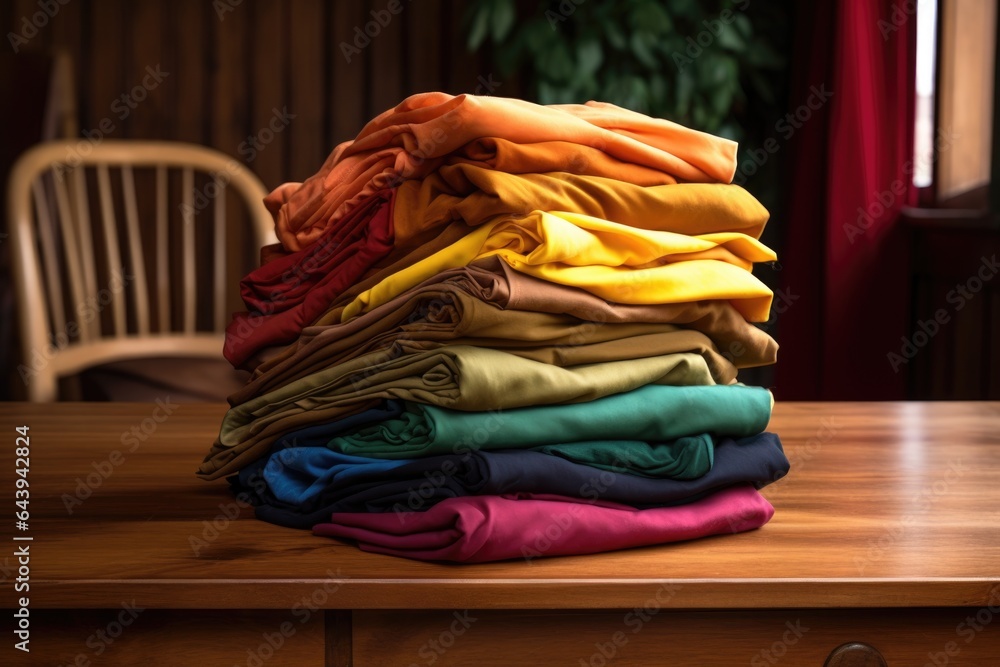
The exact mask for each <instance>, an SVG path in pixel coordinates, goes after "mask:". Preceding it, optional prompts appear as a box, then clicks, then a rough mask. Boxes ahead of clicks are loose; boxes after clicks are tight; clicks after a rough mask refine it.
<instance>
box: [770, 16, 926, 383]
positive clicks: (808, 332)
mask: <svg viewBox="0 0 1000 667" xmlns="http://www.w3.org/2000/svg"><path fill="white" fill-rule="evenodd" d="M805 5H808V6H805ZM799 8H800V9H799V15H798V17H797V20H796V24H797V36H798V38H797V39H798V45H797V59H796V67H795V69H794V72H793V82H792V93H791V100H792V106H793V113H794V107H795V106H796V105H797V104H798V103H799V102H802V103H808V102H810V101H812V102H815V98H813V100H809V95H810V93H811V91H815V90H817V89H822V88H823V86H826V91H828V92H827V97H828V99H827V101H825V102H824V104H823V106H822V107H821V108H820V109H818V110H815V112H814V113H812V114H811V115H810V117H809V120H807V121H805V122H803V123H802V124H801V128H800V129H799V131H798V133H797V135H796V136H795V137H794V140H793V141H792V145H791V177H790V179H789V189H790V202H789V219H788V234H787V236H786V243H785V248H784V249H783V255H782V263H783V265H784V269H785V270H783V271H782V274H781V276H782V280H781V282H782V285H781V287H782V288H783V290H784V292H785V294H789V295H793V298H792V299H790V302H789V303H787V304H785V305H784V312H781V313H780V314H779V315H778V317H777V337H778V341H779V343H780V344H781V352H780V353H779V355H778V359H779V361H778V365H777V367H776V369H775V393H776V396H777V397H778V398H779V399H785V400H879V399H885V400H888V399H901V398H905V388H906V386H905V377H906V366H905V365H900V364H898V363H897V364H895V365H894V364H893V363H891V360H890V357H889V355H890V353H893V352H894V353H896V354H899V351H900V347H901V345H902V344H903V343H902V340H901V339H902V338H904V337H907V336H908V335H909V334H910V333H911V332H909V331H908V320H907V317H908V306H909V298H910V296H909V284H910V281H909V268H908V266H907V252H906V250H907V243H906V236H905V234H904V230H903V229H902V228H901V227H900V225H899V224H898V221H899V212H900V209H901V208H902V207H903V206H908V205H912V204H913V203H915V196H916V191H915V189H914V188H913V185H912V168H913V112H914V85H915V67H916V16H915V13H914V12H915V8H916V2H915V0H909V1H903V0H841V1H840V2H835V1H833V0H824V1H821V2H816V3H801V4H800V5H799ZM814 106H815V105H814Z"/></svg>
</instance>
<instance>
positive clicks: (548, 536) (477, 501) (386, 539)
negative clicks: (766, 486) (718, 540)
mask: <svg viewBox="0 0 1000 667" xmlns="http://www.w3.org/2000/svg"><path fill="white" fill-rule="evenodd" d="M773 515H774V508H773V507H772V506H771V504H770V503H769V502H768V501H767V500H766V499H765V498H764V497H763V496H761V495H760V493H759V492H758V491H757V489H755V488H754V487H753V486H750V485H741V486H734V487H730V488H728V489H724V490H722V491H719V492H717V493H714V494H712V495H710V496H707V497H705V498H702V499H701V500H697V501H695V502H693V503H691V504H689V505H679V506H676V507H657V508H653V509H636V508H634V507H629V506H627V505H620V504H617V503H611V502H607V501H597V502H593V503H587V502H581V501H579V500H576V499H572V498H565V497H562V496H552V495H548V496H547V495H530V494H529V495H504V496H467V497H462V498H450V499H448V500H445V501H443V502H441V503H439V504H438V505H435V506H434V507H432V508H431V509H429V510H427V511H426V512H390V513H387V514H368V513H345V514H334V515H333V516H332V517H331V519H330V522H329V523H322V524H318V525H316V526H314V527H313V533H314V534H316V535H324V536H327V537H337V538H345V539H349V540H354V541H356V542H357V543H358V546H359V547H360V548H361V549H362V550H364V551H371V552H374V553H382V554H390V555H393V556H402V557H404V558H412V559H415V560H425V561H452V562H459V563H485V562H490V561H499V560H510V559H516V558H525V559H528V560H531V559H534V558H538V557H543V556H567V555H572V554H590V553H598V552H604V551H614V550H617V549H627V548H630V547H640V546H647V545H653V544H664V543H667V542H679V541H682V540H692V539H695V538H698V537H706V536H709V535H720V534H725V533H739V532H743V531H747V530H753V529H755V528H760V527H761V526H763V525H764V524H765V523H767V522H768V521H769V520H770V519H771V517H772V516H773Z"/></svg>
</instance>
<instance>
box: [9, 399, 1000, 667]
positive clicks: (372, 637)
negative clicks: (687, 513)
mask: <svg viewBox="0 0 1000 667" xmlns="http://www.w3.org/2000/svg"><path fill="white" fill-rule="evenodd" d="M168 411H169V412H170V414H169V415H167V414H166V412H168ZM223 413H224V407H223V406H214V405H208V406H206V405H179V406H175V407H173V408H169V409H168V410H167V411H165V410H164V409H163V408H162V407H158V406H154V405H149V404H57V405H51V406H36V405H26V404H5V405H2V406H0V424H2V428H0V433H2V434H3V436H2V437H3V438H6V439H7V444H6V445H4V446H3V447H2V448H0V451H2V452H3V455H2V456H3V464H2V466H0V473H2V474H0V477H2V482H0V486H2V488H3V489H4V491H3V494H4V495H5V496H6V497H8V498H10V497H12V496H13V494H14V484H15V481H14V480H15V474H14V469H15V462H14V459H15V456H14V454H15V438H16V437H17V433H16V432H15V427H17V426H22V425H26V426H28V427H29V428H30V431H29V433H30V449H31V455H30V472H29V477H28V479H29V482H30V493H31V496H30V520H29V529H28V530H27V531H24V532H22V531H18V530H16V528H15V526H14V517H13V516H9V517H8V518H7V519H6V520H5V521H4V525H5V526H6V527H7V528H6V532H7V533H8V535H7V537H6V539H7V540H8V542H9V544H10V545H13V546H11V547H8V548H7V549H5V550H4V552H3V555H2V556H0V559H2V560H0V563H2V566H3V567H2V570H0V575H2V577H3V578H4V579H5V582H4V586H3V588H4V595H5V597H4V600H5V602H6V603H5V605H4V606H5V607H7V608H8V609H14V608H16V607H17V606H18V601H17V598H18V596H20V595H25V594H24V593H17V594H15V593H14V592H13V582H14V581H15V577H17V576H18V575H17V566H18V565H17V557H16V556H14V555H13V552H14V550H15V549H17V548H20V547H21V546H23V545H25V544H28V545H30V575H29V576H30V582H29V583H30V593H28V594H27V595H28V596H29V597H30V601H29V604H30V619H31V620H30V633H31V634H30V648H31V653H30V656H29V655H26V654H23V653H21V652H19V651H16V650H14V649H13V647H12V644H13V641H16V640H11V638H10V637H11V635H10V633H7V634H6V636H7V637H8V639H7V645H5V646H3V648H2V649H0V664H3V665H16V664H39V665H41V664H44V665H88V664H94V665H98V664H99V665H136V664H143V665H169V666H170V667H176V666H178V665H201V666H206V667H212V666H214V665H246V666H247V667H260V666H261V665H323V664H326V665H378V666H382V665H402V666H404V667H408V666H410V665H435V666H436V667H440V666H442V665H476V666H477V667H486V666H490V665H498V666H504V667H509V666H511V665H539V666H548V665H572V666H577V665H594V666H598V665H604V664H620V665H681V666H684V665H692V666H696V665H697V666H702V665H735V664H743V665H745V664H750V665H753V666H755V667H756V666H760V665H775V664H784V665H795V666H800V665H816V666H820V665H824V664H829V665H840V666H841V667H843V666H845V665H877V664H882V663H879V662H878V661H877V660H876V659H875V657H873V654H872V653H871V651H868V653H856V654H854V655H855V658H854V659H855V660H859V661H855V662H851V661H850V660H851V659H852V658H851V653H850V651H848V652H847V653H846V654H843V655H842V656H841V657H839V658H838V657H834V658H832V659H830V661H829V662H827V658H828V656H829V655H830V653H831V651H833V649H835V648H836V647H837V646H839V645H841V644H844V643H846V642H863V643H865V644H867V645H870V646H871V647H874V649H876V650H877V651H879V652H881V655H882V656H883V657H884V659H885V662H886V664H888V665H890V666H897V665H898V666H907V667H910V666H920V665H925V664H929V665H938V666H939V667H940V666H941V665H987V666H991V667H996V666H998V665H1000V446H998V445H1000V435H998V430H1000V404H998V403H923V404H920V403H826V404H825V403H779V404H778V405H777V406H776V407H775V410H774V418H773V420H772V423H771V426H770V430H773V431H775V432H777V433H779V434H780V435H781V437H782V440H783V442H784V445H785V448H786V451H787V453H788V456H789V459H790V460H791V461H792V472H791V474H790V475H789V476H788V477H787V478H786V479H785V480H782V481H781V482H779V483H777V484H775V485H773V486H772V487H770V488H769V489H767V490H765V495H767V496H768V498H769V499H770V500H771V502H772V503H773V504H774V506H775V508H776V514H775V516H774V519H773V520H772V521H771V522H770V523H769V524H768V525H767V526H765V527H764V528H762V529H761V530H759V531H755V532H752V533H746V534H740V535H728V536H721V537H715V538H709V539H704V540H697V541H693V542H689V543H683V544H675V545H666V546H662V547H652V548H643V549H635V550H631V551H623V552H617V553H608V554H600V555H593V556H580V557H572V558H550V559H538V560H534V561H531V562H530V563H528V562H523V561H517V562H507V563H497V564H484V565H466V566H454V565H451V566H449V565H435V564H428V563H419V562H412V561H407V560H403V559H398V558H393V557H389V556H379V555H372V554H366V553H363V552H361V551H359V550H357V549H356V548H355V547H353V546H350V545H347V544H342V543H340V542H337V541H334V540H330V539H325V538H320V537H314V536H312V535H311V534H309V533H308V532H305V531H296V530H291V529H286V528H280V527H277V526H272V525H269V524H266V523H263V522H259V521H256V520H255V519H253V513H252V510H251V509H248V508H246V507H239V506H238V505H237V504H236V502H235V500H234V498H233V497H232V496H231V495H230V494H229V491H228V488H227V485H226V484H224V483H222V482H213V483H206V482H203V481H201V480H199V479H197V478H196V477H195V476H194V470H195V467H196V464H197V463H198V461H199V460H200V459H201V457H202V455H203V453H204V452H205V451H206V450H207V448H208V446H209V443H210V442H211V440H212V438H213V436H214V434H215V433H216V431H217V428H218V423H219V420H220V418H221V417H222V415H223ZM158 420H159V421H158ZM7 507H8V508H9V509H8V511H10V512H11V513H12V514H13V512H14V511H15V510H17V508H16V507H13V506H12V505H11V503H10V502H9V501H8V503H7ZM15 536H30V537H32V538H33V540H32V541H31V542H15V541H13V539H12V538H14V537H15ZM5 613H6V616H5V617H6V618H7V619H8V623H9V622H10V620H9V619H10V618H11V616H10V615H9V612H5ZM860 650H861V649H859V651H860ZM844 655H846V657H844ZM29 658H30V659H29Z"/></svg>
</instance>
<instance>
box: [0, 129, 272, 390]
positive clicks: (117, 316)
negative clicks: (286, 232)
mask: <svg viewBox="0 0 1000 667" xmlns="http://www.w3.org/2000/svg"><path fill="white" fill-rule="evenodd" d="M140 172H141V174H142V176H143V177H145V180H144V181H143V185H148V186H149V187H147V188H145V190H143V189H142V188H139V189H137V187H136V182H137V174H139V173H140ZM115 181H118V183H115ZM171 186H173V187H171ZM91 190H96V194H95V193H92V192H91ZM145 191H149V195H150V196H148V197H141V196H140V194H142V193H144V192H145ZM227 192H232V193H234V194H235V195H236V197H231V196H229V195H227ZM116 193H117V194H118V196H117V197H116V196H115V194H116ZM137 193H140V194H137ZM266 193H267V191H266V190H265V188H264V186H263V184H262V183H261V182H260V180H259V179H258V178H257V177H256V176H254V175H253V174H252V173H251V172H250V171H249V170H247V169H246V167H244V166H243V165H242V164H241V163H240V162H239V161H237V160H235V159H233V158H231V157H229V156H227V155H224V154H222V153H219V152H217V151H214V150H211V149H208V148H204V147H201V146H196V145H191V144H183V143H175V142H157V141H112V140H104V141H90V140H74V141H53V142H47V143H44V144H39V145H37V146H35V147H34V148H32V149H30V150H28V151H27V152H25V153H24V154H23V155H22V156H21V157H20V158H19V159H18V161H17V163H16V164H15V165H14V167H13V169H12V170H11V175H10V180H9V184H8V192H7V195H8V197H7V205H8V214H9V221H10V227H11V229H10V235H11V238H10V240H9V242H10V243H11V244H12V247H11V253H12V255H13V260H14V261H13V267H14V284H15V289H16V294H17V297H18V304H19V305H18V311H19V319H20V329H21V336H22V347H23V350H24V355H25V358H24V360H23V362H22V364H21V366H19V369H18V370H19V372H20V373H21V376H22V378H23V379H24V381H25V384H26V386H27V390H28V398H29V400H31V401H35V402H47V401H53V400H55V399H56V394H57V392H58V389H57V387H58V379H59V378H61V377H65V376H69V375H74V374H77V373H80V372H81V371H83V370H86V369H87V368H90V367H93V366H95V365H99V364H103V363H108V362H114V361H120V360H125V359H136V358H142V357H196V358H203V357H211V358H221V355H222V346H223V339H224V337H223V331H224V329H225V325H226V322H227V320H228V318H229V312H230V310H231V306H230V305H229V304H230V302H228V301H227V294H228V295H229V296H233V295H234V292H235V288H236V287H237V285H236V281H235V280H231V279H228V278H227V259H228V258H229V257H230V256H231V255H232V254H233V253H232V252H230V250H231V248H230V244H229V239H230V238H231V234H232V231H233V230H232V229H230V228H229V227H228V226H227V224H226V220H227V199H235V200H237V201H239V200H242V203H243V204H244V205H245V208H246V210H247V215H248V216H249V223H250V224H249V228H250V229H249V230H248V231H249V234H250V238H249V239H247V240H248V241H249V242H252V243H253V244H254V250H256V249H257V248H259V247H260V246H262V245H265V244H268V243H274V242H275V241H276V239H275V236H274V232H273V220H272V218H271V215H270V214H269V213H268V211H267V210H266V209H265V208H264V206H263V203H262V199H263V197H264V196H265V194H266ZM140 211H141V212H142V214H143V215H140ZM92 219H94V220H93V223H94V224H92ZM177 221H179V223H180V230H177V229H176V227H175V224H176V222H177ZM202 225H208V226H209V228H210V232H209V230H207V229H204V228H202ZM196 232H198V233H196ZM150 235H152V236H150ZM178 237H179V238H178ZM202 237H204V238H206V240H208V239H210V245H211V254H210V257H211V260H210V262H205V261H204V259H205V257H206V256H205V249H204V248H200V247H198V246H196V244H203V243H205V241H200V240H198V239H199V238H202ZM172 246H179V249H178V250H177V251H171V247H172ZM199 251H201V255H202V261H200V262H199V261H198V259H197V258H198V256H199ZM150 256H152V257H150ZM148 260H151V261H148ZM148 264H151V265H154V268H155V270H153V271H147V265H148ZM209 264H210V265H209ZM126 267H127V268H126ZM123 273H124V274H126V275H125V276H122V275H121V274H123ZM116 274H118V278H117V281H116V278H115V276H116ZM206 300H208V303H206ZM209 309H210V310H209ZM177 311H179V313H178V312H177ZM175 314H177V315H179V317H175ZM206 314H207V316H206ZM199 315H201V317H200V318H199ZM154 320H155V321H154ZM206 320H210V322H206ZM199 325H200V326H199Z"/></svg>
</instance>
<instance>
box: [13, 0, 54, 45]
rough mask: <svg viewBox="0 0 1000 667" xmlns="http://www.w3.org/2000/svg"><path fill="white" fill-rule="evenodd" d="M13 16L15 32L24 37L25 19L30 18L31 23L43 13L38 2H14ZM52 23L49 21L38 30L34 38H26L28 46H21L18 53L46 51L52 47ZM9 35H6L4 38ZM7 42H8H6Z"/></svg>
mask: <svg viewBox="0 0 1000 667" xmlns="http://www.w3.org/2000/svg"><path fill="white" fill-rule="evenodd" d="M11 6H12V9H13V11H12V14H13V20H12V23H13V26H14V29H13V32H14V33H15V34H18V35H22V36H24V32H25V31H24V17H27V18H28V21H29V22H31V19H32V16H33V15H34V14H35V13H36V12H39V11H41V10H40V9H39V7H38V0H14V1H13V2H12V3H11ZM51 31H52V21H51V20H50V21H48V23H46V24H45V25H44V26H42V27H41V28H38V32H37V33H36V34H35V35H34V36H33V37H30V38H28V37H26V36H25V38H26V39H27V40H28V43H27V44H23V45H21V48H20V50H19V51H18V53H23V52H24V51H45V50H46V49H48V48H49V47H50V40H51V39H52V35H51ZM6 36H7V34H6V33H4V37H6ZM5 41H6V40H5ZM9 47H10V42H7V44H6V45H5V46H4V48H9Z"/></svg>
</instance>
